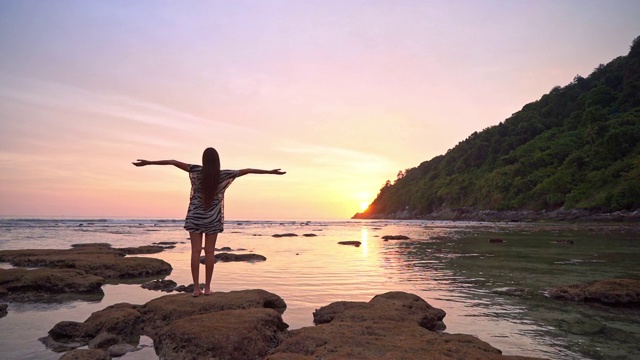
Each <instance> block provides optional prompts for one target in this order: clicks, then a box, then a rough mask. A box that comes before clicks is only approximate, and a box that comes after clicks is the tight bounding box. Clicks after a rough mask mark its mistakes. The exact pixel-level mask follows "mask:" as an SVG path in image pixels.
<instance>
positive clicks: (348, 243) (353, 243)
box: [338, 240, 362, 247]
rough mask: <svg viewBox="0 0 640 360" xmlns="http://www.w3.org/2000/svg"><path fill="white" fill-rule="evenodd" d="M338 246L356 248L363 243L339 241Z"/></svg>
mask: <svg viewBox="0 0 640 360" xmlns="http://www.w3.org/2000/svg"><path fill="white" fill-rule="evenodd" d="M338 244H340V245H353V246H355V247H359V246H360V245H361V244H362V243H361V242H360V241H354V240H349V241H338Z"/></svg>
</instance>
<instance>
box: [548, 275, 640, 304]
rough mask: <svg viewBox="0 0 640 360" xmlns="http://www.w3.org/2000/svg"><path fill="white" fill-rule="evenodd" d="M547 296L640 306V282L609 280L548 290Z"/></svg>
mask: <svg viewBox="0 0 640 360" xmlns="http://www.w3.org/2000/svg"><path fill="white" fill-rule="evenodd" d="M547 295H548V296H549V297H551V298H553V299H559V300H569V301H580V302H582V301H584V302H598V303H601V304H604V305H610V306H640V280H638V279H607V280H600V281H597V282H595V283H592V284H574V285H566V286H560V287H556V288H552V289H549V290H547Z"/></svg>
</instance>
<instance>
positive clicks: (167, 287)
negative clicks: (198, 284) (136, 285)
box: [140, 279, 178, 292]
mask: <svg viewBox="0 0 640 360" xmlns="http://www.w3.org/2000/svg"><path fill="white" fill-rule="evenodd" d="M177 285H178V284H177V283H176V282H175V281H173V280H165V279H163V280H152V281H149V282H146V283H144V284H142V285H140V286H141V287H142V288H143V289H147V290H154V291H164V292H172V291H173V290H175V288H176V286H177Z"/></svg>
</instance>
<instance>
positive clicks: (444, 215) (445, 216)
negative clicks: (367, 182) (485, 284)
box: [352, 208, 640, 223]
mask: <svg viewBox="0 0 640 360" xmlns="http://www.w3.org/2000/svg"><path fill="white" fill-rule="evenodd" d="M352 219H385V220H446V221H488V222H499V221H504V222H539V221H558V222H602V223H614V222H618V223H639V222H640V211H639V210H636V211H617V212H613V213H601V212H596V211H589V210H579V209H571V210H566V209H557V210H548V211H547V210H542V211H533V210H513V211H495V210H477V209H471V208H456V209H443V210H439V211H434V212H431V213H428V214H419V213H416V212H409V211H408V210H406V211H399V212H396V213H389V214H372V213H366V212H365V213H356V214H355V215H354V216H353V217H352Z"/></svg>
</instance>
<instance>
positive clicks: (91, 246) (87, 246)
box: [71, 243, 111, 248]
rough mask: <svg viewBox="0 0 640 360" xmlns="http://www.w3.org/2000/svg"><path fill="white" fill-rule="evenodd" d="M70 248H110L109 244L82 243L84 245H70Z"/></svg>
mask: <svg viewBox="0 0 640 360" xmlns="http://www.w3.org/2000/svg"><path fill="white" fill-rule="evenodd" d="M71 247H72V248H94V247H103V248H110V247H111V244H109V243H84V244H72V245H71Z"/></svg>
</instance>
